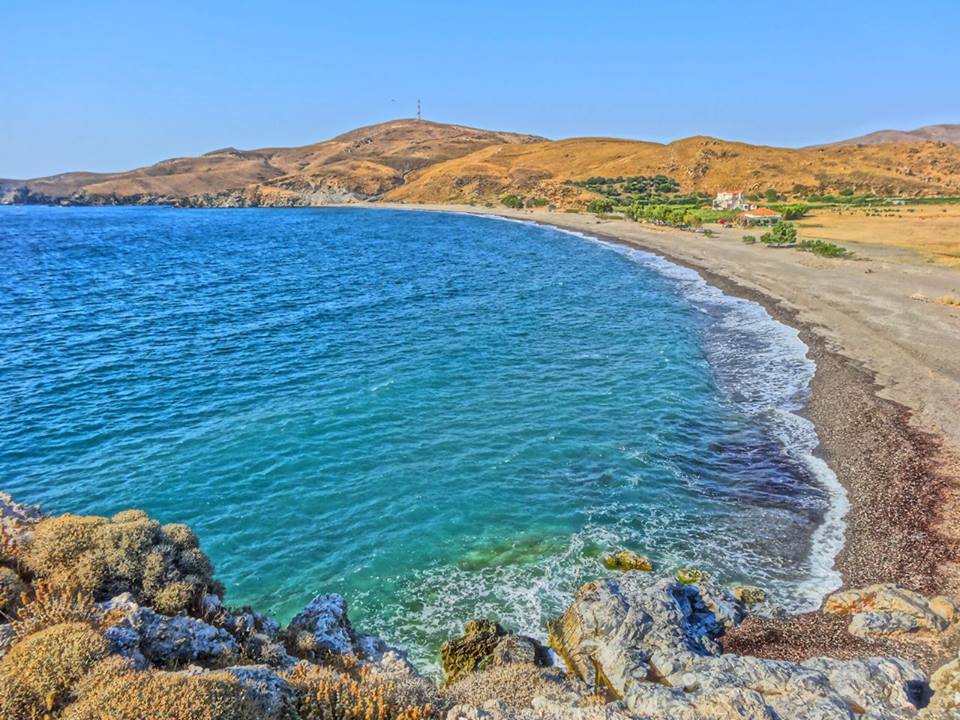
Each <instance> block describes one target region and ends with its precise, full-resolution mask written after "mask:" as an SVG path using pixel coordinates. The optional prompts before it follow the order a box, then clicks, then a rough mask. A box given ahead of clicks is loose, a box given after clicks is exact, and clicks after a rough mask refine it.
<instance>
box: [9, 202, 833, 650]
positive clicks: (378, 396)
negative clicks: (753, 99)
mask: <svg viewBox="0 0 960 720" xmlns="http://www.w3.org/2000/svg"><path fill="white" fill-rule="evenodd" d="M0 352H2V356H3V358H4V363H3V367H2V368H0V401H2V402H0V405H2V409H0V487H2V488H4V489H7V490H9V491H12V492H14V493H17V494H20V495H22V496H23V497H25V498H27V499H30V500H36V501H41V502H43V503H44V504H45V505H46V506H47V508H48V509H50V510H52V511H72V512H95V513H101V514H108V513H112V512H115V511H117V510H119V509H122V508H126V507H129V506H137V507H142V508H145V509H146V510H148V511H149V512H151V513H153V514H155V515H156V516H158V517H159V518H161V519H163V520H164V521H180V522H187V523H190V524H192V525H193V526H194V527H195V528H196V529H197V531H198V533H199V535H200V537H201V540H202V542H203V546H204V548H205V549H206V550H207V551H208V553H209V554H210V555H211V556H212V557H213V559H214V561H215V563H216V566H217V569H218V574H219V575H220V577H221V578H222V579H223V580H224V581H225V582H226V585H227V588H228V600H229V601H231V602H233V603H235V604H241V603H247V604H252V605H255V606H257V607H258V608H260V609H262V610H266V611H270V612H274V613H277V614H279V615H280V616H281V617H283V618H288V617H289V616H291V615H292V614H293V613H294V612H295V611H296V609H298V608H299V607H300V606H302V605H303V604H304V603H305V602H306V601H307V600H309V599H310V597H311V596H312V595H313V594H315V593H317V592H321V591H327V592H330V591H335V592H340V593H343V594H344V595H345V596H346V597H347V598H348V600H349V601H350V603H351V608H352V609H351V615H352V617H353V618H354V620H355V622H356V623H357V624H358V625H360V626H361V627H363V628H364V629H366V630H370V631H375V632H379V633H381V634H383V635H384V636H385V637H386V638H388V639H389V640H390V641H393V642H395V643H398V644H402V645H405V646H407V647H412V648H413V649H414V651H415V656H416V657H417V659H419V660H420V661H421V662H422V663H428V662H430V661H431V658H432V657H433V652H434V651H435V648H436V645H437V643H438V642H439V640H440V639H441V638H442V637H443V636H445V635H446V634H449V633H452V632H454V631H456V630H457V629H458V627H459V624H460V623H461V622H462V621H463V620H465V619H468V618H470V617H474V616H489V617H495V618H498V619H499V620H500V621H501V622H504V623H506V624H508V625H510V626H511V627H513V628H516V629H519V630H523V631H526V632H531V633H534V634H542V632H543V630H542V628H543V625H544V621H545V619H547V618H548V617H550V616H552V615H554V614H556V613H557V612H559V611H560V610H561V609H562V607H563V606H564V604H565V603H566V602H567V600H568V599H569V593H570V592H571V591H572V590H573V589H574V588H575V587H576V586H577V585H578V584H579V583H581V582H584V581H585V580H587V579H590V578H592V577H596V576H597V575H599V574H602V573H603V572H604V571H603V569H602V567H601V565H600V563H599V560H598V557H599V555H600V554H601V553H602V552H604V551H606V550H607V549H609V548H611V547H615V546H620V545H628V546H630V547H633V548H635V549H637V550H639V551H641V552H646V553H647V554H649V555H651V556H652V557H653V558H655V559H656V560H657V561H658V562H659V563H661V564H663V565H670V564H675V563H681V562H683V563H696V564H698V565H701V566H703V567H705V568H707V569H709V570H711V571H713V572H715V573H717V574H719V575H720V576H721V577H723V578H725V579H727V580H730V581H734V580H746V581H750V582H754V583H758V584H762V585H766V586H768V587H776V588H778V589H780V592H781V594H782V597H783V599H785V600H788V601H789V602H792V603H794V604H795V605H796V606H805V605H810V604H812V603H815V602H816V601H817V599H818V597H819V594H820V593H821V592H822V591H823V590H824V589H825V588H828V587H830V586H832V585H834V584H836V578H835V576H834V575H833V573H832V571H831V570H830V561H831V559H832V554H833V552H834V551H835V550H836V547H837V542H838V541H839V533H840V532H841V530H842V526H841V523H840V516H841V515H842V512H843V508H844V502H845V500H844V498H843V497H842V493H841V492H840V491H839V489H838V488H837V486H836V482H835V479H834V478H833V476H832V474H831V473H830V471H829V469H827V468H826V467H825V466H824V465H823V464H822V463H821V462H820V461H818V460H817V459H816V458H814V457H813V455H812V452H813V450H814V449H815V447H816V435H815V434H814V432H813V428H812V426H811V425H810V424H809V422H807V421H806V420H804V419H803V418H802V417H800V416H799V415H797V414H795V413H796V412H797V411H798V410H800V409H801V408H802V406H803V403H804V401H805V397H806V393H807V387H808V384H809V380H810V377H811V376H812V371H813V366H812V364H811V363H810V362H809V361H807V360H806V359H805V348H804V347H803V345H802V343H800V342H799V340H798V339H797V336H796V333H795V332H793V331H792V330H790V329H789V328H786V327H784V326H782V325H779V324H777V323H775V322H773V321H772V320H771V319H770V318H769V317H768V316H767V315H766V313H765V312H764V311H763V310H762V309H761V308H759V307H758V306H756V305H754V304H752V303H748V302H746V301H741V300H735V299H731V298H728V297H726V296H723V295H722V294H721V293H719V291H716V290H714V289H713V288H711V287H709V286H707V285H706V284H705V283H703V281H702V280H700V279H699V277H698V276H696V274H694V273H691V272H690V271H687V270H683V269H681V268H678V267H676V266H673V265H670V264H668V263H665V262H663V261H661V260H659V259H657V258H655V257H654V256H652V255H649V254H646V253H641V252H638V251H635V250H628V249H626V248H621V247H617V246H612V245H607V244H604V243H600V242H592V241H591V242H588V241H586V240H585V239H583V238H580V237H575V236H573V235H571V234H569V233H563V232H560V231H556V230H552V229H548V228H543V227H536V226H532V225H529V224H522V223H511V222H503V221H499V220H496V219H491V218H478V217H472V216H466V215H453V214H448V215H438V214H427V213H414V212H394V211H377V210H359V209H357V210H353V209H350V210H339V209H337V210H333V209H328V210H289V211H276V210H228V211H216V210H210V211H175V210H169V209H163V208H75V209H64V208H35V207H29V208H0Z"/></svg>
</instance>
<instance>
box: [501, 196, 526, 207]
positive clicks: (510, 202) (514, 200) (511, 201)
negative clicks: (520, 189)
mask: <svg viewBox="0 0 960 720" xmlns="http://www.w3.org/2000/svg"><path fill="white" fill-rule="evenodd" d="M500 202H501V203H503V204H504V205H506V206H507V207H508V208H513V209H514V210H519V209H520V208H522V207H523V198H520V197H517V196H516V195H504V196H503V197H502V198H500Z"/></svg>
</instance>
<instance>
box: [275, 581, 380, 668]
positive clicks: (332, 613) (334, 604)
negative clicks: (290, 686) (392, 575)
mask: <svg viewBox="0 0 960 720" xmlns="http://www.w3.org/2000/svg"><path fill="white" fill-rule="evenodd" d="M286 634H287V638H288V641H289V643H290V644H291V645H292V652H294V653H295V654H297V655H299V656H301V657H306V658H312V659H322V658H329V657H331V656H337V655H351V656H353V657H355V658H357V659H359V660H366V661H376V660H379V659H380V658H381V657H382V656H383V654H384V653H386V652H388V651H391V650H394V651H396V648H391V647H390V646H389V645H387V644H386V643H385V642H383V640H381V639H380V638H378V637H376V636H374V635H364V634H363V633H358V632H357V631H355V630H354V629H353V625H351V624H350V619H349V618H348V617H347V601H346V600H344V599H343V597H341V596H340V595H336V594H333V593H331V594H328V595H317V596H316V597H315V598H314V599H313V600H311V601H310V603H309V604H308V605H307V606H306V607H305V608H304V609H303V610H301V611H300V612H299V613H297V615H296V616H295V617H294V618H293V620H291V621H290V624H289V625H288V626H287V630H286ZM396 652H399V651H396Z"/></svg>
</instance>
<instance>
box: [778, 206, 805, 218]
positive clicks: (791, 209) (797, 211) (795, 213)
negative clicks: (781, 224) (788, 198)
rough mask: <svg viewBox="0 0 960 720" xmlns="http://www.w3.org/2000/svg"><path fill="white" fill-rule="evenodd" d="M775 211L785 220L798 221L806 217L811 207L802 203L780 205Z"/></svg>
mask: <svg viewBox="0 0 960 720" xmlns="http://www.w3.org/2000/svg"><path fill="white" fill-rule="evenodd" d="M774 209H775V210H777V211H779V212H780V214H781V215H783V219H784V220H796V219H797V218H801V217H803V216H804V215H806V214H807V210H809V209H810V206H809V205H804V204H802V203H794V204H792V205H780V206H778V207H776V208H774Z"/></svg>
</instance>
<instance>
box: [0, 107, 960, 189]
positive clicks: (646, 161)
mask: <svg viewBox="0 0 960 720" xmlns="http://www.w3.org/2000/svg"><path fill="white" fill-rule="evenodd" d="M937 127H942V128H948V129H949V128H957V127H960V126H937ZM926 130H929V131H930V133H934V131H933V130H930V129H926ZM913 132H920V131H913ZM631 175H667V176H669V177H671V178H674V179H676V180H677V181H678V182H679V184H680V188H681V191H682V192H685V193H692V192H701V193H708V194H712V193H714V192H716V191H718V190H722V189H742V190H745V191H748V192H758V191H763V190H766V189H767V188H771V187H772V188H775V189H777V190H778V191H779V192H782V193H788V194H810V193H837V192H840V191H842V190H845V189H850V190H853V191H854V192H856V193H858V194H860V193H875V194H884V195H894V194H896V195H904V196H960V145H955V144H951V143H947V142H944V141H942V140H937V141H929V140H923V139H918V138H914V140H913V141H911V142H909V143H904V142H892V143H890V142H880V143H854V144H848V143H846V142H845V143H840V144H834V145H828V146H821V147H815V148H800V149H792V148H776V147H768V146H756V145H749V144H746V143H738V142H728V141H724V140H718V139H715V138H710V137H703V136H698V137H690V138H686V139H683V140H678V141H676V142H672V143H668V144H660V143H652V142H642V141H637V140H622V139H616V138H570V139H565V140H546V139H544V138H538V137H535V136H531V135H520V134H515V133H507V132H494V131H488V130H478V129H475V128H469V127H464V126H461V125H446V124H441V123H433V122H427V121H418V120H394V121H391V122H386V123H382V124H379V125H373V126H370V127H365V128H360V129H357V130H353V131H351V132H348V133H345V134H343V135H340V136H338V137H335V138H333V139H332V140H327V141H324V142H320V143H315V144H313V145H306V146H302V147H295V148H264V149H259V150H237V149H235V148H224V149H221V150H215V151H212V152H209V153H206V154H205V155H201V156H199V157H192V158H176V159H172V160H165V161H163V162H159V163H157V164H156V165H151V166H149V167H145V168H138V169H136V170H131V171H128V172H122V173H100V174H97V173H82V172H77V173H65V174H61V175H54V176H51V177H46V178H38V179H34V180H26V181H15V180H0V202H5V203H59V204H121V203H167V204H173V205H178V206H188V207H201V206H215V207H239V206H306V205H325V204H330V203H334V202H362V201H377V200H392V201H400V202H413V203H417V202H467V203H470V202H491V201H496V200H498V199H499V198H500V197H502V196H503V195H505V194H510V193H515V194H518V195H526V196H536V197H540V198H543V199H544V200H545V201H549V202H551V203H554V204H556V205H557V206H559V207H571V206H574V207H575V206H579V205H581V204H582V203H583V202H584V201H585V200H586V199H588V198H589V197H591V196H590V194H589V193H587V191H585V190H583V189H581V188H579V187H576V186H573V185H571V184H569V183H566V182H565V181H567V180H583V179H586V178H589V177H593V176H603V177H616V176H631Z"/></svg>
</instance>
